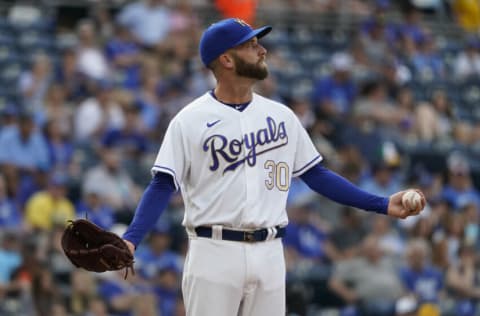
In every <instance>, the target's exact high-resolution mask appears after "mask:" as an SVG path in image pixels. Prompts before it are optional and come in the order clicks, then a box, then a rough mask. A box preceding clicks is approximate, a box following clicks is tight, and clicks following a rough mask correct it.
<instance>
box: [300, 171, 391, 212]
mask: <svg viewBox="0 0 480 316" xmlns="http://www.w3.org/2000/svg"><path fill="white" fill-rule="evenodd" d="M300 178H301V179H302V180H303V181H304V182H305V183H306V184H307V185H308V186H309V187H310V189H312V190H313V191H315V192H317V193H319V194H321V195H323V196H325V197H327V198H329V199H331V200H333V201H335V202H337V203H341V204H344V205H348V206H353V207H356V208H360V209H363V210H366V211H371V212H377V213H380V214H387V209H388V202H389V198H388V197H381V196H377V195H373V194H370V193H368V192H365V191H363V190H361V189H360V188H358V187H357V186H355V185H354V184H353V183H351V182H350V181H348V180H347V179H345V178H343V177H342V176H340V175H338V174H336V173H335V172H333V171H330V170H329V169H327V168H325V167H322V166H321V165H320V164H317V165H315V166H314V167H312V168H310V169H309V170H308V171H307V172H305V173H304V174H302V175H301V176H300Z"/></svg>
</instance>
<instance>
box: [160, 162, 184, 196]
mask: <svg viewBox="0 0 480 316" xmlns="http://www.w3.org/2000/svg"><path fill="white" fill-rule="evenodd" d="M153 168H158V169H163V170H165V171H168V172H167V173H168V174H170V175H171V176H173V179H174V180H175V187H176V189H177V190H180V184H179V183H178V181H177V174H176V173H175V171H174V170H173V169H170V168H167V167H163V166H159V165H153Z"/></svg>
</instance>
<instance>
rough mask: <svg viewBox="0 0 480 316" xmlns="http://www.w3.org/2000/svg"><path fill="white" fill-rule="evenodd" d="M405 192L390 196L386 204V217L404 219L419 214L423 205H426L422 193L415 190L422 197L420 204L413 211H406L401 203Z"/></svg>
mask: <svg viewBox="0 0 480 316" xmlns="http://www.w3.org/2000/svg"><path fill="white" fill-rule="evenodd" d="M406 191H408V190H405V191H400V192H397V193H394V194H392V195H391V196H390V199H389V202H388V210H387V214H388V215H390V216H392V217H396V218H402V219H404V218H407V217H409V216H412V215H417V214H419V213H420V212H421V211H422V210H423V209H424V208H425V205H426V204H427V202H426V201H427V200H426V199H425V195H424V194H423V192H422V191H420V190H417V189H415V191H417V192H418V193H419V194H420V195H421V196H422V203H421V205H419V207H418V208H417V209H415V210H407V209H406V208H405V207H404V206H403V203H402V197H403V194H404V193H405V192H406Z"/></svg>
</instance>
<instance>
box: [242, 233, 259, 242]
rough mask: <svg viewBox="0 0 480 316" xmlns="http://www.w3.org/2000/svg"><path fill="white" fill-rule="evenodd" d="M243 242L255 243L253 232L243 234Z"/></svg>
mask: <svg viewBox="0 0 480 316" xmlns="http://www.w3.org/2000/svg"><path fill="white" fill-rule="evenodd" d="M243 241H246V242H255V241H256V239H255V232H243Z"/></svg>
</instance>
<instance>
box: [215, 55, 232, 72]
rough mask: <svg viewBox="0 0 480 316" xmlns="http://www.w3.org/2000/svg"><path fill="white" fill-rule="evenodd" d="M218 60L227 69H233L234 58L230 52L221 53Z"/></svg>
mask: <svg viewBox="0 0 480 316" xmlns="http://www.w3.org/2000/svg"><path fill="white" fill-rule="evenodd" d="M218 61H219V62H220V64H222V66H223V67H225V68H227V69H232V68H233V66H234V62H233V58H232V56H231V55H229V54H228V53H225V54H222V55H220V57H218Z"/></svg>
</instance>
